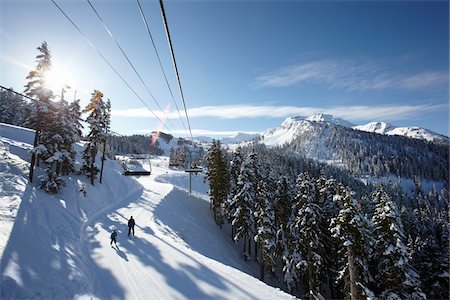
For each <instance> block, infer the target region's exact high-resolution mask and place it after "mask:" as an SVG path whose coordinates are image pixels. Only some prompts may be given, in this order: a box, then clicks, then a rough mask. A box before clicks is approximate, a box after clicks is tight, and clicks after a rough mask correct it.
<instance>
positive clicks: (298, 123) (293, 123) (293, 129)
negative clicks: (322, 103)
mask: <svg viewBox="0 0 450 300" xmlns="http://www.w3.org/2000/svg"><path fill="white" fill-rule="evenodd" d="M315 123H327V124H333V125H340V126H345V127H352V126H354V125H353V124H352V123H350V122H348V121H345V120H343V119H340V118H337V117H334V116H332V115H326V114H314V115H312V116H309V117H302V116H296V117H288V118H286V119H285V120H284V121H283V123H281V125H280V126H279V127H275V128H271V129H268V130H266V131H264V132H263V133H261V137H262V141H263V143H265V144H266V145H270V146H280V145H284V144H286V143H290V142H292V141H293V140H294V139H295V138H296V137H297V136H299V135H300V134H306V133H308V132H312V131H313V129H314V125H315Z"/></svg>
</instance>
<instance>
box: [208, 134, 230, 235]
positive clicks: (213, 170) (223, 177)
mask: <svg viewBox="0 0 450 300" xmlns="http://www.w3.org/2000/svg"><path fill="white" fill-rule="evenodd" d="M206 165H207V171H206V179H207V180H208V181H209V197H210V199H211V208H212V210H213V214H214V220H215V221H216V224H217V225H219V226H221V227H222V224H223V221H224V216H223V213H224V212H223V211H224V205H225V202H226V200H227V195H228V186H229V185H228V178H229V176H228V169H227V163H226V161H225V156H224V154H223V152H222V149H221V145H220V141H213V143H212V145H211V148H210V149H209V151H208V154H207V158H206Z"/></svg>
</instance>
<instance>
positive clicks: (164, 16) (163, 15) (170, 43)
mask: <svg viewBox="0 0 450 300" xmlns="http://www.w3.org/2000/svg"><path fill="white" fill-rule="evenodd" d="M52 1H53V0H52ZM159 5H160V7H161V14H162V18H163V23H164V28H165V29H166V36H167V42H168V43H169V48H170V53H171V55H172V62H173V66H174V68H175V73H176V75H177V81H178V87H179V89H180V94H181V99H182V100H183V106H184V113H185V114H186V120H187V123H188V127H189V133H190V135H191V139H192V140H193V139H194V138H193V137H192V130H191V123H190V122H189V116H188V113H187V109H186V101H185V100H184V94H183V89H182V88H181V81H180V75H179V73H178V68H177V62H176V60H175V53H174V51H173V46H172V40H171V39H170V32H169V25H168V23H167V18H166V12H165V10H164V4H163V2H162V0H159Z"/></svg>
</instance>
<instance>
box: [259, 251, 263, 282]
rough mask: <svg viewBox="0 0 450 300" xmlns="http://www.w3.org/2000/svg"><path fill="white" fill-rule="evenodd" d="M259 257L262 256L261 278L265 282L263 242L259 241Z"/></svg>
mask: <svg viewBox="0 0 450 300" xmlns="http://www.w3.org/2000/svg"><path fill="white" fill-rule="evenodd" d="M259 257H260V262H259V263H260V269H259V278H260V279H261V281H263V282H264V256H263V250H262V244H261V243H259Z"/></svg>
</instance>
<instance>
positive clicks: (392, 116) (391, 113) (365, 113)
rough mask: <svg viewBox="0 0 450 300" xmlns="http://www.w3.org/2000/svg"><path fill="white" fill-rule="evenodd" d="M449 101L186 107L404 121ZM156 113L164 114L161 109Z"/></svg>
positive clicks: (200, 112)
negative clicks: (347, 104)
mask: <svg viewBox="0 0 450 300" xmlns="http://www.w3.org/2000/svg"><path fill="white" fill-rule="evenodd" d="M448 108H449V104H448V103H441V104H420V105H404V104H398V105H395V104H394V105H379V106H376V105H371V106H335V107H325V108H323V107H322V108H319V107H300V106H273V105H252V104H246V105H222V106H201V107H194V108H190V109H188V115H189V117H190V118H201V117H213V118H220V119H245V118H284V117H289V116H296V115H300V116H309V115H312V114H314V113H325V114H331V115H334V116H336V117H340V118H343V119H346V120H348V121H367V120H370V121H373V120H382V121H396V120H404V119H408V118H412V117H416V116H420V115H422V114H424V113H429V112H435V111H440V110H445V109H447V110H448ZM155 114H156V115H158V116H161V117H160V118H161V119H162V118H163V117H164V116H163V114H162V113H161V112H160V111H155ZM112 115H113V116H115V117H133V118H137V117H149V118H154V115H153V114H152V113H151V112H150V111H149V110H148V109H146V108H140V109H128V110H113V111H112ZM167 117H168V118H170V119H178V118H179V116H178V113H177V112H169V113H167Z"/></svg>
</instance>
